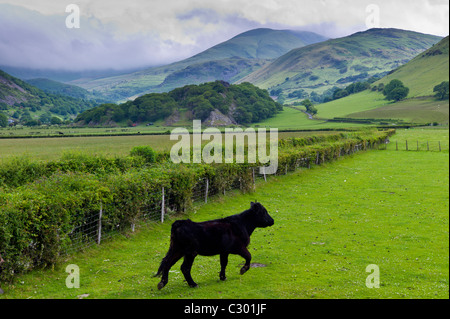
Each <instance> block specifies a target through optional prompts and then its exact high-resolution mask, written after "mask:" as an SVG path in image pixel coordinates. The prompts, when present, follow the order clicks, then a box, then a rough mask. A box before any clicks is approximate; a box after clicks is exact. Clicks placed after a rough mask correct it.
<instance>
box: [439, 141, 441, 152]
mask: <svg viewBox="0 0 450 319" xmlns="http://www.w3.org/2000/svg"><path fill="white" fill-rule="evenodd" d="M440 151H441V141H439V152H440Z"/></svg>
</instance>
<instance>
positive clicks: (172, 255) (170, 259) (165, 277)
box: [158, 249, 183, 289]
mask: <svg viewBox="0 0 450 319" xmlns="http://www.w3.org/2000/svg"><path fill="white" fill-rule="evenodd" d="M181 257H183V255H182V254H181V253H179V252H173V250H170V249H169V252H168V253H167V255H166V257H164V259H163V261H162V263H161V265H162V266H163V269H162V276H161V281H160V282H159V284H158V289H162V288H163V287H164V286H165V285H167V282H168V281H169V270H170V268H171V267H172V266H173V265H175V263H176V262H177V261H178V260H180V258H181Z"/></svg>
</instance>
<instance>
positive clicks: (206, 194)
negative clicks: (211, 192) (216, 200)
mask: <svg viewBox="0 0 450 319" xmlns="http://www.w3.org/2000/svg"><path fill="white" fill-rule="evenodd" d="M208 189H209V179H208V178H206V190H205V203H208Z"/></svg>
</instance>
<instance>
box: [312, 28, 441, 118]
mask: <svg viewBox="0 0 450 319" xmlns="http://www.w3.org/2000/svg"><path fill="white" fill-rule="evenodd" d="M437 51H439V52H441V54H436V52H437ZM448 53H449V38H448V37H446V38H444V39H443V40H441V41H440V42H439V43H437V44H436V45H434V46H433V47H431V48H430V49H428V50H426V51H425V52H423V53H421V54H419V55H418V56H416V57H415V58H414V59H412V60H411V61H409V62H408V63H406V64H404V65H402V66H401V67H399V68H398V69H397V70H396V71H394V72H393V73H392V74H389V75H387V76H385V77H383V78H382V79H380V80H379V81H377V82H375V83H374V84H373V85H374V86H376V85H378V84H379V83H384V84H387V83H389V81H391V80H393V79H399V80H401V81H402V82H403V83H404V84H405V86H407V87H409V89H410V93H409V95H408V98H418V97H424V96H425V97H426V98H418V99H407V100H404V101H401V102H397V103H392V102H388V101H386V100H384V96H383V95H382V94H381V93H379V92H372V91H368V90H367V91H363V92H360V93H357V94H352V95H350V96H347V97H345V98H342V99H338V100H334V101H331V102H328V103H324V104H320V105H318V106H317V109H318V115H317V117H319V118H333V117H351V118H366V119H368V118H376V119H403V120H405V121H410V122H416V123H430V122H438V123H448V119H449V104H448V100H447V101H436V100H435V99H434V98H433V97H429V96H430V95H433V94H434V93H433V88H434V86H435V85H437V84H439V83H441V82H442V81H448V80H449V71H448V70H449V55H448Z"/></svg>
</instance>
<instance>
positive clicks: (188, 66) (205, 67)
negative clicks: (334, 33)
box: [72, 28, 326, 100]
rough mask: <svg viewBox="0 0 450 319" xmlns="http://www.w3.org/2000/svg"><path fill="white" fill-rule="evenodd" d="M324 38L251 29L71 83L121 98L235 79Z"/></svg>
mask: <svg viewBox="0 0 450 319" xmlns="http://www.w3.org/2000/svg"><path fill="white" fill-rule="evenodd" d="M324 40H326V38H325V37H323V36H321V35H318V34H315V33H313V32H303V31H291V30H272V29H267V28H261V29H254V30H250V31H247V32H244V33H241V34H239V35H237V36H235V37H233V38H231V39H230V40H228V41H225V42H222V43H220V44H217V45H215V46H213V47H211V48H209V49H207V50H205V51H203V52H201V53H199V54H196V55H194V56H192V57H190V58H188V59H185V60H182V61H179V62H175V63H172V64H169V65H164V66H160V67H153V68H148V69H145V70H141V71H138V72H133V73H129V74H125V75H119V76H113V77H106V78H97V79H80V80H76V81H73V82H72V83H73V84H76V85H79V86H81V87H83V88H86V89H88V90H93V89H95V90H97V91H100V92H102V93H103V94H105V95H107V96H108V97H109V98H111V99H113V100H125V99H128V98H134V97H136V96H138V95H141V94H144V93H149V92H167V91H169V90H171V89H173V88H176V87H180V86H183V85H187V84H199V83H203V82H209V81H214V80H224V81H227V82H235V81H237V80H239V79H241V78H242V77H244V76H246V75H248V74H249V73H251V72H253V71H255V70H257V69H259V68H261V67H262V66H264V65H266V64H267V63H269V62H270V61H272V60H274V59H275V58H277V57H279V56H280V55H282V54H284V53H286V52H288V51H289V50H291V49H293V48H298V47H302V46H305V45H309V44H312V43H317V42H320V41H324Z"/></svg>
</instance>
